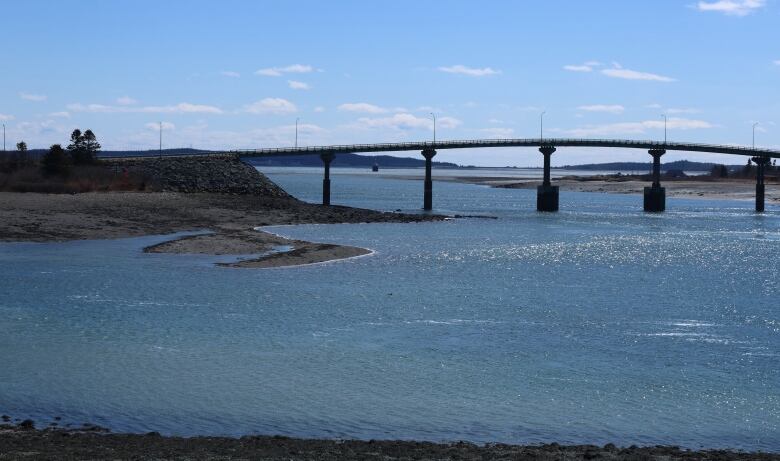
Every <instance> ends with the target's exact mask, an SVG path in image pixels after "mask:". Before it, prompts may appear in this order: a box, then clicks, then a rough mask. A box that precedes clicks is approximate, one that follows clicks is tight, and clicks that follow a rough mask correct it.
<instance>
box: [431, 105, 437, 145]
mask: <svg viewBox="0 0 780 461" xmlns="http://www.w3.org/2000/svg"><path fill="white" fill-rule="evenodd" d="M430 114H431V117H433V147H436V114H434V113H433V112H430Z"/></svg>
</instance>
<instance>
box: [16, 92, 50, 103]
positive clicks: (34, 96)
mask: <svg viewBox="0 0 780 461" xmlns="http://www.w3.org/2000/svg"><path fill="white" fill-rule="evenodd" d="M19 97H20V98H22V99H24V100H26V101H35V102H41V101H46V95H45V94H32V93H24V92H22V93H19Z"/></svg>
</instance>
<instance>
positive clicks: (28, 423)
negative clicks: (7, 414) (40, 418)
mask: <svg viewBox="0 0 780 461" xmlns="http://www.w3.org/2000/svg"><path fill="white" fill-rule="evenodd" d="M19 427H21V428H22V429H35V422H34V421H33V420H31V419H25V420H24V421H22V422H21V423H19Z"/></svg>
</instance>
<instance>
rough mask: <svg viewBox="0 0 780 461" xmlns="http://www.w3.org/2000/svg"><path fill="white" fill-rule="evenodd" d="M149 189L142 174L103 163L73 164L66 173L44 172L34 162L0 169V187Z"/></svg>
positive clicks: (47, 190) (57, 191)
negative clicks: (53, 173)
mask: <svg viewBox="0 0 780 461" xmlns="http://www.w3.org/2000/svg"><path fill="white" fill-rule="evenodd" d="M148 190H152V187H151V184H150V183H149V181H147V179H146V178H144V177H141V176H139V175H138V174H131V173H127V172H125V171H122V170H121V169H115V168H111V167H109V166H104V165H85V166H77V167H73V168H72V170H71V171H70V174H68V176H66V177H63V176H45V175H44V174H43V173H42V172H41V169H40V168H39V167H37V166H29V167H26V168H22V169H19V170H16V171H13V172H10V173H0V191H6V192H38V193H45V194H76V193H81V192H104V191H148Z"/></svg>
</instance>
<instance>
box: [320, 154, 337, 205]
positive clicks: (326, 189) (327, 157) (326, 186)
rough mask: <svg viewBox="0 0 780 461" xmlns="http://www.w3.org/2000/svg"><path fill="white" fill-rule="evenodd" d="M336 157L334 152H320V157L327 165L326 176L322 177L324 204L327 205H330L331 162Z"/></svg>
mask: <svg viewBox="0 0 780 461" xmlns="http://www.w3.org/2000/svg"><path fill="white" fill-rule="evenodd" d="M334 158H336V154H334V153H333V152H326V153H324V154H320V159H322V163H323V165H324V166H325V176H324V177H323V179H322V204H323V205H325V206H329V205H330V162H332V161H333V159H334Z"/></svg>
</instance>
